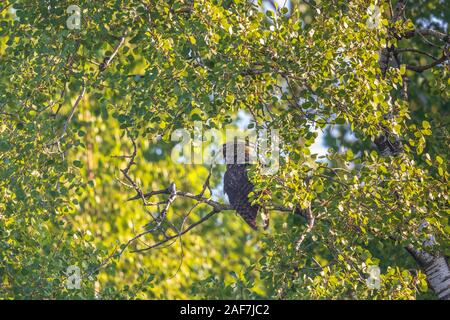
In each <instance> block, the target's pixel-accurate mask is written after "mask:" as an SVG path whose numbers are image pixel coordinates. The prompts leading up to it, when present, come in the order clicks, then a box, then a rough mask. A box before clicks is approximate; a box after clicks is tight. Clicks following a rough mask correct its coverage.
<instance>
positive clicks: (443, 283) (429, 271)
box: [406, 246, 450, 300]
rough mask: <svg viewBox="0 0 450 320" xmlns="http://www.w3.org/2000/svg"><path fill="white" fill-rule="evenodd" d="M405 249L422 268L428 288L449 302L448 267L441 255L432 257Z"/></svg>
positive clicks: (423, 252)
mask: <svg viewBox="0 0 450 320" xmlns="http://www.w3.org/2000/svg"><path fill="white" fill-rule="evenodd" d="M406 249H407V250H408V252H409V253H410V254H411V255H412V256H413V258H414V259H415V260H416V261H417V262H418V264H419V265H420V266H421V267H422V269H423V272H424V273H425V274H426V276H427V281H428V284H429V286H430V288H431V289H432V290H433V291H434V292H435V293H436V295H437V296H438V298H439V299H441V300H450V267H449V265H448V261H447V258H446V257H445V256H442V255H438V256H433V255H431V254H429V253H427V252H425V251H421V250H417V249H415V248H414V247H412V246H408V247H407V248H406Z"/></svg>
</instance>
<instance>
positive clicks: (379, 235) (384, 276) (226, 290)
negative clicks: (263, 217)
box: [0, 0, 450, 299]
mask: <svg viewBox="0 0 450 320" xmlns="http://www.w3.org/2000/svg"><path fill="white" fill-rule="evenodd" d="M424 3H426V4H427V10H420V11H419V10H418V8H419V7H420V8H422V7H421V6H422V5H424ZM72 4H74V3H72V1H54V0H27V1H22V0H19V1H9V0H7V1H6V2H4V4H2V5H0V10H1V11H0V61H1V64H0V121H1V122H0V178H1V179H0V193H1V196H2V200H1V201H0V239H1V240H0V247H1V250H0V277H1V286H0V297H1V298H5V299H9V298H22V299H23V298H34V299H36V298H53V299H59V298H82V299H86V298H87V299H93V298H114V299H119V298H193V297H194V298H239V299H240V298H287V299H307V298H312V299H324V298H333V299H336V298H339V299H414V298H430V297H433V295H432V293H431V292H430V291H428V288H427V283H426V280H425V275H424V274H423V273H422V272H421V271H420V268H419V267H418V265H417V264H416V263H415V261H414V260H413V259H412V258H411V257H410V256H409V255H408V254H407V252H406V251H405V250H404V249H403V247H405V246H407V245H411V244H412V245H414V246H419V247H421V246H423V244H424V243H427V242H430V239H431V238H432V242H431V245H429V246H428V247H426V249H427V250H429V251H430V252H433V253H435V252H444V253H446V254H447V255H449V254H450V251H449V246H448V243H449V235H450V227H449V221H448V213H449V209H448V172H447V162H448V142H449V140H448V128H447V127H448V126H447V125H446V123H447V121H448V119H449V118H448V95H449V92H450V90H449V86H450V80H449V68H448V60H447V61H445V62H444V63H441V64H439V65H437V66H435V68H433V69H430V70H425V71H424V72H420V73H416V72H414V71H413V70H410V68H408V67H407V66H410V65H425V64H426V63H428V62H429V61H428V60H427V58H425V57H424V56H423V55H422V58H415V56H411V57H410V58H409V60H408V61H407V62H406V63H404V64H401V65H398V66H396V67H393V68H389V69H388V70H387V74H386V75H385V76H384V77H383V76H382V72H381V70H380V65H379V59H380V55H381V53H380V48H383V47H385V46H386V45H387V41H392V42H394V43H396V44H399V46H398V47H400V48H401V47H402V46H404V47H403V48H406V47H409V46H410V45H414V46H418V50H424V51H428V49H429V48H428V47H429V46H428V45H427V44H426V43H424V42H423V41H422V42H421V40H420V39H419V40H417V38H416V37H413V38H411V39H406V40H405V41H400V40H398V39H392V38H391V37H392V34H397V35H400V34H404V33H407V32H410V31H411V30H414V28H419V27H421V28H422V27H424V25H426V21H428V20H432V19H431V17H432V18H434V20H435V21H441V22H442V23H440V24H439V23H437V24H438V25H437V26H435V27H436V28H438V29H439V30H441V29H443V30H442V32H444V33H446V32H447V30H446V28H447V24H446V23H447V22H448V9H445V10H444V8H443V6H444V5H443V4H441V2H440V1H417V2H416V3H415V4H413V5H412V6H411V7H408V11H407V12H406V13H407V15H409V17H410V18H409V19H407V20H400V21H397V22H392V20H391V19H390V18H391V15H390V13H389V11H390V8H389V4H388V3H387V2H386V3H385V2H383V4H378V5H379V6H380V8H381V18H380V21H379V24H378V25H377V26H376V27H375V28H374V27H371V26H370V25H368V24H367V23H366V21H367V20H368V19H369V18H370V10H369V11H368V10H367V9H368V8H370V7H371V6H372V8H373V6H374V5H375V4H377V3H373V2H371V1H367V0H355V1H340V0H329V1H324V0H322V1H316V2H314V1H298V2H296V1H293V2H292V3H291V9H290V10H288V9H287V8H285V7H283V8H278V7H277V8H275V9H274V8H273V7H272V10H260V6H261V5H262V3H261V1H260V3H259V4H252V2H249V1H245V0H233V1H220V0H196V1H194V2H191V1H187V0H185V1H183V0H171V1H137V0H130V1H122V0H115V1H101V2H100V1H87V0H81V1H78V2H77V3H76V5H78V6H79V7H80V8H81V10H82V12H81V28H80V29H74V30H70V29H69V28H68V27H67V25H66V21H67V19H68V17H69V16H70V14H69V13H67V11H66V10H67V8H68V7H69V6H70V5H72ZM12 8H13V9H14V10H12ZM264 8H266V7H264ZM424 11H426V12H425V13H424ZM427 19H428V20H427ZM443 25H444V26H443ZM447 37H448V36H447ZM434 40H435V39H433V41H434ZM427 41H428V40H427ZM431 50H432V51H431V53H430V54H431V55H436V56H437V55H438V54H440V49H439V48H431ZM405 55H406V54H405ZM424 59H425V60H424ZM406 77H408V79H409V83H410V88H409V92H410V96H409V100H404V99H401V98H400V92H401V91H402V88H403V86H404V83H405V81H406ZM239 110H243V111H245V112H246V113H247V114H248V115H249V116H250V117H251V125H250V126H254V127H255V128H256V129H263V128H267V129H274V130H275V129H276V130H279V133H280V136H281V141H282V145H281V147H282V151H283V152H282V154H281V157H280V168H279V171H278V172H277V174H276V175H272V176H265V175H263V174H261V170H262V167H261V166H259V165H258V166H254V167H253V168H252V170H251V173H250V177H251V180H252V181H253V182H254V184H255V192H254V194H253V200H254V201H255V202H257V203H259V204H261V205H266V206H270V205H271V204H277V205H280V206H283V207H284V208H291V209H292V210H291V211H292V212H290V213H289V212H279V211H272V212H271V219H272V224H271V227H270V229H269V230H267V231H258V232H254V231H251V230H250V229H249V228H248V227H247V226H246V225H245V224H244V223H243V221H242V220H241V219H240V218H239V217H237V216H236V215H235V214H234V212H233V211H222V212H220V213H218V214H216V215H214V216H213V217H212V218H210V219H208V220H206V221H205V222H204V223H202V224H201V225H199V226H198V227H196V229H195V230H193V231H190V232H189V233H186V234H184V235H183V236H182V237H181V236H180V237H176V238H175V240H174V242H173V244H172V245H165V246H161V247H158V248H154V249H152V250H148V251H143V252H132V251H134V250H139V249H140V248H145V247H146V246H148V245H150V244H151V243H154V242H158V241H161V240H163V239H164V237H165V236H167V235H165V234H164V231H161V232H160V233H152V234H150V233H149V234H146V235H145V237H142V238H139V239H137V241H132V242H130V240H132V239H133V237H134V236H136V235H137V234H139V233H141V232H142V231H143V230H146V229H145V228H147V229H148V228H150V226H151V225H150V220H151V217H152V215H156V214H158V213H159V214H161V212H162V211H161V210H162V209H161V206H155V207H148V206H146V205H143V203H142V202H141V201H126V200H127V199H128V198H130V197H133V196H135V195H136V191H138V190H141V189H142V190H143V191H145V192H146V191H150V190H163V189H165V188H167V187H168V186H169V185H170V183H171V182H174V183H175V184H176V186H177V189H178V190H184V191H189V192H191V193H193V194H199V193H201V192H202V187H203V184H204V182H205V180H206V179H207V177H208V174H209V167H208V166H206V165H186V164H182V163H179V162H174V161H172V159H171V150H172V148H173V146H174V144H173V142H171V141H170V137H171V134H172V133H173V132H174V130H176V129H179V128H186V129H188V130H191V131H193V130H194V121H202V123H203V127H204V129H219V130H222V129H224V128H226V127H233V126H236V125H239V121H237V114H238V111H239ZM387 115H389V116H387ZM331 128H341V130H342V134H341V136H340V137H341V138H339V137H337V138H336V137H333V136H332V135H327V137H326V142H327V146H328V147H330V148H329V150H328V153H327V154H326V155H324V156H322V157H319V156H318V155H317V154H312V153H311V150H310V147H311V145H312V144H313V143H314V142H315V141H316V139H317V135H318V131H320V130H324V131H327V130H328V131H329V130H331ZM386 128H389V129H390V130H391V132H392V134H393V135H395V136H401V137H402V139H403V141H404V149H405V152H404V153H402V154H400V155H398V156H395V157H386V156H382V155H380V154H379V153H378V152H377V151H376V149H375V148H374V144H373V142H372V141H373V140H374V139H375V138H376V137H378V136H379V135H380V133H381V132H383V131H384V130H386ZM348 132H350V134H352V135H353V136H354V137H355V139H351V141H345V139H342V137H344V136H345V135H346V134H347V133H348ZM134 143H136V144H137V149H134ZM134 150H135V151H136V152H137V155H136V158H133V157H132V154H133V151H134ZM130 159H132V161H133V163H132V162H130ZM127 168H128V169H130V170H129V171H128V170H127ZM223 169H224V168H223V166H217V167H215V168H213V171H212V175H211V181H210V190H208V191H206V195H207V196H208V197H212V198H213V199H214V200H217V201H220V202H222V203H223V202H224V199H223V198H224V196H223V194H222V187H221V180H222V173H223ZM121 170H126V171H125V173H126V174H127V175H129V176H131V180H129V179H127V177H126V175H124V171H121ZM133 183H136V185H133ZM136 186H137V187H136ZM203 191H204V190H203ZM162 198H164V197H162ZM192 206H195V210H192V209H190V208H192ZM297 206H299V207H302V208H308V207H311V210H312V214H313V216H314V217H315V219H314V220H315V221H314V223H313V225H312V223H308V221H306V223H305V219H304V218H302V217H300V216H297V215H294V214H292V213H293V211H294V209H293V208H295V207H297ZM209 210H210V208H209V207H208V206H207V205H206V204H205V203H203V204H197V203H196V201H195V200H193V199H189V198H178V199H177V200H176V201H174V202H173V204H172V205H171V207H170V210H169V211H168V212H167V217H168V219H170V220H169V222H170V221H172V222H173V223H174V224H177V223H178V224H181V226H182V227H183V226H184V221H185V220H186V219H185V218H186V217H187V221H188V222H189V223H191V224H192V223H193V222H195V221H198V220H199V219H201V218H203V217H205V216H206V214H208V212H209ZM169 222H167V223H166V222H164V223H166V224H165V228H166V229H165V230H169V231H168V232H169V235H171V233H170V225H169ZM309 222H311V221H309ZM172 232H173V230H172ZM168 244H170V243H168ZM70 265H75V266H78V267H80V268H81V272H82V282H81V289H79V290H77V289H75V290H74V289H68V288H67V286H66V280H67V278H68V274H67V267H68V266H70ZM373 265H375V266H380V268H381V288H380V289H378V290H374V289H370V288H369V287H368V286H367V284H366V279H367V272H368V271H367V269H368V267H369V266H373Z"/></svg>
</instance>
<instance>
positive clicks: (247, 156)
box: [222, 141, 254, 165]
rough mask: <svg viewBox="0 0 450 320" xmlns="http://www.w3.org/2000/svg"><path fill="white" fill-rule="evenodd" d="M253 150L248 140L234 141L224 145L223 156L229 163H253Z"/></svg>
mask: <svg viewBox="0 0 450 320" xmlns="http://www.w3.org/2000/svg"><path fill="white" fill-rule="evenodd" d="M253 151H254V149H253V148H252V147H251V146H250V144H249V143H248V141H232V142H227V143H224V144H223V146H222V152H223V158H224V160H225V163H226V164H227V165H230V164H249V163H251V160H252V152H253Z"/></svg>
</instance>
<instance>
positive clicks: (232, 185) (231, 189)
mask: <svg viewBox="0 0 450 320" xmlns="http://www.w3.org/2000/svg"><path fill="white" fill-rule="evenodd" d="M227 155H228V156H227ZM249 155H250V148H249V147H248V146H246V145H245V143H244V142H237V143H226V144H224V145H223V157H224V159H225V163H226V166H227V170H226V172H225V176H224V191H225V193H226V194H227V196H228V199H229V201H230V204H231V206H232V207H233V209H235V210H236V212H237V213H238V214H239V215H240V216H241V217H242V218H243V219H244V220H245V222H247V224H248V225H249V226H250V227H252V228H253V229H254V230H256V229H257V226H256V217H257V215H258V211H259V209H260V208H259V206H257V205H252V204H251V203H250V201H249V199H248V195H249V193H250V192H252V191H253V187H254V186H253V184H252V183H251V182H250V181H249V179H248V176H247V170H248V166H249Z"/></svg>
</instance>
